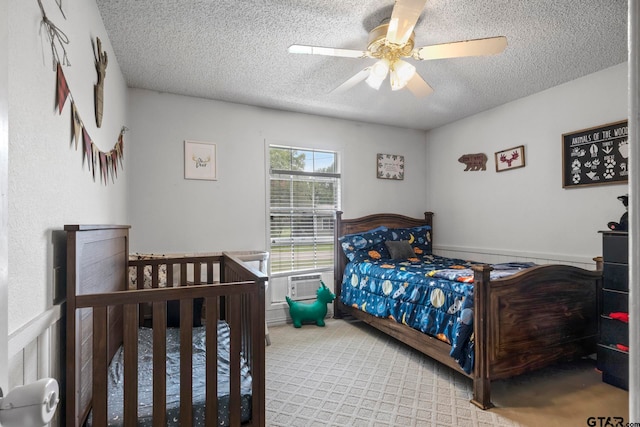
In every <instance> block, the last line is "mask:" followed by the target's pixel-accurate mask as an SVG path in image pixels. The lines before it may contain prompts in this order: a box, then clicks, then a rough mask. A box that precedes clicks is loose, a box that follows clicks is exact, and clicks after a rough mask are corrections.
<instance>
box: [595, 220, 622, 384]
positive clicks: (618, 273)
mask: <svg viewBox="0 0 640 427" xmlns="http://www.w3.org/2000/svg"><path fill="white" fill-rule="evenodd" d="M601 233H602V260H603V272H602V273H603V283H602V311H601V313H600V339H599V341H598V369H599V370H601V371H602V381H604V382H606V383H608V384H611V385H614V386H616V387H620V388H623V389H625V390H628V389H629V352H628V347H629V323H628V317H626V320H627V321H626V322H625V316H628V315H629V264H628V263H629V249H628V248H629V246H628V234H627V232H626V231H601ZM625 347H626V348H627V350H625Z"/></svg>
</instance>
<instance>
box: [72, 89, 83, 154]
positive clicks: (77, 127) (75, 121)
mask: <svg viewBox="0 0 640 427" xmlns="http://www.w3.org/2000/svg"><path fill="white" fill-rule="evenodd" d="M81 134H82V121H81V120H80V115H79V114H78V110H77V109H76V103H75V102H73V100H71V142H73V140H74V139H75V140H76V150H77V149H78V141H80V136H81Z"/></svg>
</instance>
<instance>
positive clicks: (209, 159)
mask: <svg viewBox="0 0 640 427" xmlns="http://www.w3.org/2000/svg"><path fill="white" fill-rule="evenodd" d="M184 177H185V179H203V180H209V181H215V180H216V179H218V178H217V175H216V144H212V143H210V142H199V141H184Z"/></svg>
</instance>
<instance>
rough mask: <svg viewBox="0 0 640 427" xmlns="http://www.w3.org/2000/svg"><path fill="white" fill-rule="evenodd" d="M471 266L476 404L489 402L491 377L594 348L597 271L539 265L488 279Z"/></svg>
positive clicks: (479, 268) (484, 267) (486, 268)
mask: <svg viewBox="0 0 640 427" xmlns="http://www.w3.org/2000/svg"><path fill="white" fill-rule="evenodd" d="M473 269H474V271H475V276H474V293H475V300H474V325H475V327H474V333H475V338H476V347H475V352H476V357H475V370H474V375H473V379H474V397H473V400H472V402H473V403H474V404H476V405H477V406H479V407H481V408H483V409H486V408H489V407H491V406H492V404H491V400H490V388H489V382H490V381H492V380H497V379H502V378H509V377H512V376H515V375H520V374H523V373H525V372H529V371H532V370H535V369H539V368H542V367H544V366H548V365H549V364H551V363H553V362H556V361H559V360H571V359H574V358H577V357H580V356H585V355H588V354H591V353H594V352H595V349H596V341H597V336H598V313H599V311H600V310H599V307H598V305H599V295H600V289H601V286H602V274H601V272H600V271H588V270H584V269H581V268H577V267H572V266H567V265H542V266H537V267H532V268H529V269H526V270H523V271H522V272H520V273H518V274H515V275H513V276H511V277H508V278H505V279H500V280H494V281H490V280H489V274H490V271H491V270H492V268H491V267H490V266H488V265H478V266H475V267H473Z"/></svg>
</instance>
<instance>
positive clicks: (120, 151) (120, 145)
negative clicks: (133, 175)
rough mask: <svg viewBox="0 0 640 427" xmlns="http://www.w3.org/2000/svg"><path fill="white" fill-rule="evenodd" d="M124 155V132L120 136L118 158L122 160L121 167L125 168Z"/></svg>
mask: <svg viewBox="0 0 640 427" xmlns="http://www.w3.org/2000/svg"><path fill="white" fill-rule="evenodd" d="M123 157H124V142H123V141H122V134H120V136H119V137H118V160H120V168H121V169H124V165H123V164H122V158H123Z"/></svg>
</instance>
